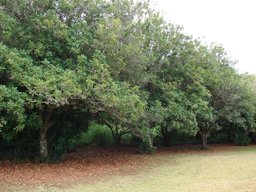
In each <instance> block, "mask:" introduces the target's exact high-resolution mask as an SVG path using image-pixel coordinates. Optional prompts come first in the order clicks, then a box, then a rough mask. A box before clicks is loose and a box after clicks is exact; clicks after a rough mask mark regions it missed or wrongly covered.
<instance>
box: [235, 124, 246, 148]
mask: <svg viewBox="0 0 256 192" xmlns="http://www.w3.org/2000/svg"><path fill="white" fill-rule="evenodd" d="M233 140H234V143H235V144H236V145H240V146H247V145H249V143H250V138H249V136H248V134H247V133H246V132H245V131H244V130H243V129H241V128H240V129H237V130H236V131H235V133H234V139H233Z"/></svg>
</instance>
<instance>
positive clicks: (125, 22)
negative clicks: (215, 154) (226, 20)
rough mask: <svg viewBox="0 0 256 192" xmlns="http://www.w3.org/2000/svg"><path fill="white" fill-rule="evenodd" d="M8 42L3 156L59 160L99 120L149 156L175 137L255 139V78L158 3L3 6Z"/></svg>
mask: <svg viewBox="0 0 256 192" xmlns="http://www.w3.org/2000/svg"><path fill="white" fill-rule="evenodd" d="M0 41H1V42H0V64H1V65H0V144H1V147H0V150H2V151H3V150H6V149H7V150H10V149H14V148H17V147H18V148H19V149H22V150H25V151H26V150H27V151H28V150H31V151H33V154H34V155H35V156H36V155H37V154H39V155H40V156H41V157H42V158H47V157H48V156H49V155H54V154H55V155H56V154H58V153H57V152H56V151H58V148H59V146H60V145H59V144H60V143H61V144H62V145H64V146H66V147H64V148H68V147H69V146H68V145H69V141H70V139H72V138H74V137H75V136H77V135H79V134H81V132H82V131H83V130H85V129H86V128H87V127H88V124H89V123H90V122H92V121H96V122H97V123H99V124H103V125H106V126H107V127H108V128H109V129H110V130H111V133H112V136H113V139H114V141H115V143H116V144H117V145H118V144H120V143H121V139H122V136H123V135H125V134H127V133H130V134H132V135H134V136H135V137H136V138H138V139H139V140H140V141H141V146H142V149H143V151H144V152H149V153H150V152H153V151H154V149H155V147H154V141H155V139H156V138H160V139H161V141H162V144H164V145H169V144H170V140H171V135H172V134H173V132H175V131H179V132H180V133H182V134H185V135H200V136H201V139H202V147H203V148H207V138H208V137H209V135H210V134H211V133H213V132H222V133H225V134H227V137H228V141H234V140H235V141H237V142H238V143H240V144H248V143H249V135H250V134H253V132H254V129H255V117H256V116H255V114H256V110H255V109H256V108H255V104H256V100H255V96H256V95H255V94H256V92H255V82H256V81H255V80H256V79H255V76H253V75H248V74H239V73H238V72H237V71H236V70H235V69H234V68H233V66H234V64H235V62H234V61H233V60H232V59H231V58H230V57H229V56H228V55H227V53H226V51H225V49H224V48H223V47H222V46H221V45H219V44H216V43H215V44H214V43H213V44H211V45H206V44H204V43H202V41H201V40H200V39H196V38H193V37H192V36H189V35H186V34H185V33H184V32H183V29H182V27H181V26H177V25H174V24H172V23H170V22H167V21H166V20H164V19H163V17H162V15H161V14H160V13H159V12H157V11H156V10H154V9H153V8H152V6H151V4H150V3H149V2H148V1H133V0H120V1H116V0H75V1H69V0H44V1H40V0H1V1H0ZM234 132H235V133H236V134H235V136H232V135H233V133H234ZM59 151H61V150H59Z"/></svg>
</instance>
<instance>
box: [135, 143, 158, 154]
mask: <svg viewBox="0 0 256 192" xmlns="http://www.w3.org/2000/svg"><path fill="white" fill-rule="evenodd" d="M156 149H157V148H156V147H155V146H153V147H152V146H150V144H149V143H148V142H141V143H140V145H139V147H138V150H139V152H140V153H142V154H151V153H154V152H155V151H156Z"/></svg>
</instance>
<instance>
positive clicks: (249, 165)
mask: <svg viewBox="0 0 256 192" xmlns="http://www.w3.org/2000/svg"><path fill="white" fill-rule="evenodd" d="M148 158H149V160H148V161H149V162H151V163H152V164H151V165H148V164H147V165H144V166H142V167H138V169H137V171H136V172H129V171H128V172H127V170H126V171H124V172H125V173H118V174H117V175H112V176H109V177H107V178H101V179H98V180H97V181H94V182H93V183H91V184H82V183H81V184H79V185H74V186H72V187H71V188H65V189H57V188H51V187H43V186H40V187H37V188H34V189H33V190H32V189H31V191H35V192H37V191H40V192H46V191H47V192H48V191H49V192H61V191H65V192H108V191H110V192H144V191H145V192H159V191H160V192H213V191H214V192H255V191H256V147H239V148H238V149H235V150H233V151H222V152H213V153H208V152H199V153H193V154H185V153H180V154H173V153H170V154H157V155H153V156H149V157H148ZM0 189H1V186H0ZM20 189H22V187H21V188H20ZM0 191H1V190H0ZM27 191H30V190H27Z"/></svg>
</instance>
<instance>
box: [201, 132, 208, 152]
mask: <svg viewBox="0 0 256 192" xmlns="http://www.w3.org/2000/svg"><path fill="white" fill-rule="evenodd" d="M201 136H202V148H203V149H207V148H208V146H207V134H202V135H201Z"/></svg>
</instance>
